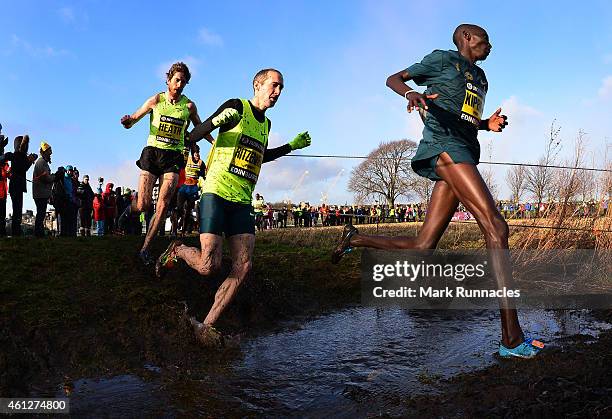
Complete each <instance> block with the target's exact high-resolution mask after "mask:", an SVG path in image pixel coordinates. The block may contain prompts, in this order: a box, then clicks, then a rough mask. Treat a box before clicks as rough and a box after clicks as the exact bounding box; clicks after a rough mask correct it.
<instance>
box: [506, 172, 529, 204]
mask: <svg viewBox="0 0 612 419" xmlns="http://www.w3.org/2000/svg"><path fill="white" fill-rule="evenodd" d="M526 181H527V169H526V168H525V166H512V167H511V168H510V169H509V170H508V172H507V173H506V182H507V183H508V188H510V199H511V200H512V202H520V200H521V197H522V196H523V193H524V192H525V186H526Z"/></svg>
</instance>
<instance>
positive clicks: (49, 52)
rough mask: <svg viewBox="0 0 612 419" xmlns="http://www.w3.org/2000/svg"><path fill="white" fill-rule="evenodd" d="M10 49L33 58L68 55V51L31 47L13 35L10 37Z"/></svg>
mask: <svg viewBox="0 0 612 419" xmlns="http://www.w3.org/2000/svg"><path fill="white" fill-rule="evenodd" d="M11 47H12V49H13V50H20V51H23V52H25V53H26V54H28V55H29V56H31V57H34V58H47V57H61V56H66V55H69V52H68V50H65V49H57V48H53V47H50V46H45V47H38V46H35V45H32V44H31V43H30V42H28V41H26V40H25V39H22V38H20V37H19V36H17V35H15V34H13V35H12V36H11Z"/></svg>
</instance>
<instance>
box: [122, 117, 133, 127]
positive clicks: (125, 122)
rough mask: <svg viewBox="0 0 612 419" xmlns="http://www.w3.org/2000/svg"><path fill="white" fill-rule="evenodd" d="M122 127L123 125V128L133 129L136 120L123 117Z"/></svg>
mask: <svg viewBox="0 0 612 419" xmlns="http://www.w3.org/2000/svg"><path fill="white" fill-rule="evenodd" d="M121 125H123V128H126V129H127V128H132V125H134V120H133V119H132V116H131V115H123V117H122V118H121Z"/></svg>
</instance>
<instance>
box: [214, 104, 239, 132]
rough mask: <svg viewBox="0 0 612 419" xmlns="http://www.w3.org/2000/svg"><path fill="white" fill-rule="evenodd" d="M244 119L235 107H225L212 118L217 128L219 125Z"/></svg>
mask: <svg viewBox="0 0 612 419" xmlns="http://www.w3.org/2000/svg"><path fill="white" fill-rule="evenodd" d="M240 119H242V115H240V114H239V113H238V111H237V110H236V109H234V108H227V109H224V110H223V111H222V112H221V113H220V114H219V115H217V116H215V117H214V118H213V120H212V124H213V126H214V127H215V128H216V127H218V126H219V125H223V124H227V123H230V122H238V121H240Z"/></svg>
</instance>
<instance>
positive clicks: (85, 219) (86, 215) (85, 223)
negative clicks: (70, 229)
mask: <svg viewBox="0 0 612 419" xmlns="http://www.w3.org/2000/svg"><path fill="white" fill-rule="evenodd" d="M77 196H78V197H79V199H80V200H81V208H79V218H80V220H81V228H80V229H79V233H80V235H81V237H85V236H91V216H92V211H93V200H94V192H93V190H92V189H91V185H90V184H89V175H85V176H83V182H80V183H79V187H78V189H77Z"/></svg>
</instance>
